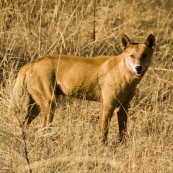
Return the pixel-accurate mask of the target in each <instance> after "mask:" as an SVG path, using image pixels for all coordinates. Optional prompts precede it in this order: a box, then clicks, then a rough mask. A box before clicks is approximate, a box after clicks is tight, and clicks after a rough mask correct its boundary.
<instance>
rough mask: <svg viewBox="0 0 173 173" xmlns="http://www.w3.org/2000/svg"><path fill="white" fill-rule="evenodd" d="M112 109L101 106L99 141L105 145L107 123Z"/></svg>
mask: <svg viewBox="0 0 173 173" xmlns="http://www.w3.org/2000/svg"><path fill="white" fill-rule="evenodd" d="M113 111H114V108H113V107H112V106H107V105H104V104H103V110H102V115H101V117H100V127H99V140H100V141H101V142H102V143H104V144H106V143H107V134H108V128H109V123H110V120H111V117H112V114H113Z"/></svg>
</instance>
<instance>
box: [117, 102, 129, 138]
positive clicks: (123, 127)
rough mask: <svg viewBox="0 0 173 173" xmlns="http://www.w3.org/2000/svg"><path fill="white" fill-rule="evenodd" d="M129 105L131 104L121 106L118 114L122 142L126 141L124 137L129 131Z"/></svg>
mask: <svg viewBox="0 0 173 173" xmlns="http://www.w3.org/2000/svg"><path fill="white" fill-rule="evenodd" d="M128 105H129V103H126V104H123V105H121V107H120V109H119V110H118V112H117V115H118V125H119V134H120V141H123V140H124V135H125V133H126V131H127V111H128Z"/></svg>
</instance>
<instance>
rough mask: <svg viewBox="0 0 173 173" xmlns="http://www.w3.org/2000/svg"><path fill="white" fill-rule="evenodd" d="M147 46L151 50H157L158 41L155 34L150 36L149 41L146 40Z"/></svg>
mask: <svg viewBox="0 0 173 173" xmlns="http://www.w3.org/2000/svg"><path fill="white" fill-rule="evenodd" d="M145 44H146V45H147V46H148V47H149V48H151V49H154V48H155V44H156V40H155V37H154V35H153V34H150V35H149V36H148V37H147V39H146V41H145Z"/></svg>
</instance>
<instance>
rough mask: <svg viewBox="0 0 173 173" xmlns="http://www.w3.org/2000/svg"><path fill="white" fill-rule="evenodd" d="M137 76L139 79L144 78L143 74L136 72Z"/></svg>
mask: <svg viewBox="0 0 173 173" xmlns="http://www.w3.org/2000/svg"><path fill="white" fill-rule="evenodd" d="M135 75H136V76H137V77H142V76H143V72H136V73H135Z"/></svg>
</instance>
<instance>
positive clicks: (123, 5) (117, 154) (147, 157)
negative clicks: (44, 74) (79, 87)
mask: <svg viewBox="0 0 173 173" xmlns="http://www.w3.org/2000/svg"><path fill="white" fill-rule="evenodd" d="M172 7H173V3H172V1H169V0H164V1H163V0H143V1H137V0H132V1H129V0H121V1H120V0H116V1H115V0H109V1H107V0H92V1H91V0H52V1H48V0H30V1H26V0H2V1H1V2H0V172H39V173H47V172H74V173H76V172H95V173H98V172H99V173H100V172H109V173H110V172H129V173H131V172H134V173H136V172H146V173H150V172H151V173H153V172H157V173H163V172H164V173H168V172H170V173H171V172H172V170H173V60H172V55H173V24H172V18H173V8H172ZM122 33H126V34H127V35H128V36H129V37H130V38H132V40H135V41H143V40H144V39H145V38H146V36H148V34H150V33H153V34H154V35H155V36H156V38H157V47H156V52H155V54H154V57H153V64H152V66H151V68H150V69H149V71H148V72H147V74H146V76H145V77H144V79H143V80H142V81H141V83H140V85H139V86H138V89H137V91H136V96H135V98H134V99H133V101H132V102H131V106H130V108H129V115H128V117H129V118H128V134H127V142H126V143H125V144H119V143H118V141H117V139H118V128H117V127H118V126H117V118H116V116H114V117H113V119H112V122H111V124H110V131H109V141H108V146H107V147H103V146H100V145H99V143H98V134H97V132H98V119H99V115H100V113H101V104H100V103H96V102H88V101H86V100H76V99H71V98H59V101H58V104H57V109H56V112H55V118H54V121H53V126H52V127H49V128H48V127H47V128H41V124H42V122H41V116H40V117H38V118H37V119H36V120H35V121H34V122H33V123H32V125H31V127H30V128H29V130H28V131H26V133H25V132H24V131H23V129H22V128H21V127H20V125H19V123H18V122H13V121H10V120H8V119H7V116H6V115H7V107H8V105H9V97H10V94H11V92H12V89H13V86H14V81H15V78H16V75H17V72H18V70H19V68H20V67H21V66H22V65H23V64H25V63H26V62H29V61H31V60H33V59H36V58H39V57H41V56H43V55H48V54H54V53H58V54H74V55H82V56H86V57H91V56H96V55H117V54H119V53H120V52H121V48H120V47H121V45H120V35H121V34H122ZM17 116H22V115H17Z"/></svg>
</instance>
